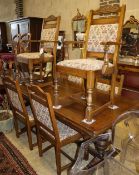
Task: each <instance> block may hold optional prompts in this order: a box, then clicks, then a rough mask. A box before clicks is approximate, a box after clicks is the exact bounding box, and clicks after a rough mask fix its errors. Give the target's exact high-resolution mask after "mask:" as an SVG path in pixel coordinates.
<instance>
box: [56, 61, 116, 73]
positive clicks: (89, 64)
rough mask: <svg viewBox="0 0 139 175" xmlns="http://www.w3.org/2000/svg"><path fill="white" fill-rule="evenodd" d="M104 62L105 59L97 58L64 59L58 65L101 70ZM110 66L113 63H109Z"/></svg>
mask: <svg viewBox="0 0 139 175" xmlns="http://www.w3.org/2000/svg"><path fill="white" fill-rule="evenodd" d="M103 64H104V61H102V60H97V59H95V58H94V59H89V58H88V59H71V60H64V61H61V62H59V63H57V65H60V66H65V67H72V68H76V69H81V70H88V71H89V70H92V71H96V70H101V69H102V66H103ZM109 65H110V66H113V65H112V64H111V63H109Z"/></svg>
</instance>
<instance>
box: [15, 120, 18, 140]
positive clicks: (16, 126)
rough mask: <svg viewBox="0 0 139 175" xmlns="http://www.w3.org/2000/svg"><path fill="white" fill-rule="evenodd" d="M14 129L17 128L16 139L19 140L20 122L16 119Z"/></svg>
mask: <svg viewBox="0 0 139 175" xmlns="http://www.w3.org/2000/svg"><path fill="white" fill-rule="evenodd" d="M14 127H15V132H16V137H17V138H19V127H18V120H17V119H16V118H14Z"/></svg>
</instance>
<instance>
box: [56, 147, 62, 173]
mask: <svg viewBox="0 0 139 175" xmlns="http://www.w3.org/2000/svg"><path fill="white" fill-rule="evenodd" d="M55 157H56V167H57V175H61V152H60V147H59V146H55Z"/></svg>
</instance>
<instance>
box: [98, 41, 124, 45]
mask: <svg viewBox="0 0 139 175" xmlns="http://www.w3.org/2000/svg"><path fill="white" fill-rule="evenodd" d="M100 44H101V45H108V46H109V45H121V44H122V43H118V42H113V41H107V42H101V43H100Z"/></svg>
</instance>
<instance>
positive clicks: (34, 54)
mask: <svg viewBox="0 0 139 175" xmlns="http://www.w3.org/2000/svg"><path fill="white" fill-rule="evenodd" d="M40 57H41V55H40V52H31V53H20V54H18V62H22V63H27V62H28V59H38V58H40ZM43 59H44V61H52V59H53V55H52V54H50V53H44V58H43Z"/></svg>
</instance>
